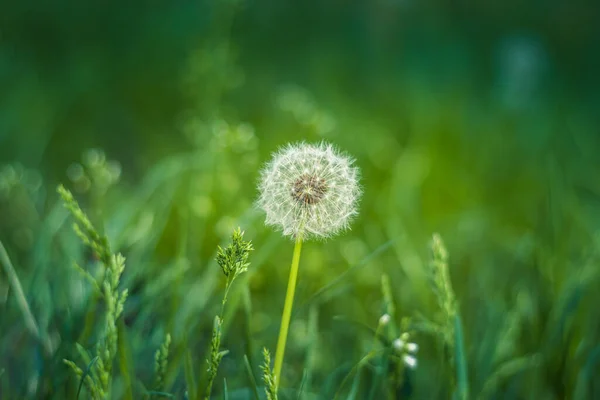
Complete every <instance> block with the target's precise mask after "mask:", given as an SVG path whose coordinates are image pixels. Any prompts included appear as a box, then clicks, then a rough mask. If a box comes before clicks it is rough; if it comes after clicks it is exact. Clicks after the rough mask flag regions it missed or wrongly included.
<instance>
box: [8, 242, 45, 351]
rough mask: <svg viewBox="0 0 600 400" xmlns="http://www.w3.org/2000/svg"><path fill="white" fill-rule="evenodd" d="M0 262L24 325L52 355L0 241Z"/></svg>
mask: <svg viewBox="0 0 600 400" xmlns="http://www.w3.org/2000/svg"><path fill="white" fill-rule="evenodd" d="M0 264H2V265H4V271H5V272H6V275H7V276H8V280H9V281H10V284H11V286H12V289H13V290H14V292H15V297H16V300H17V305H18V306H19V308H20V309H21V313H22V314H23V319H24V320H25V326H26V327H27V329H28V330H29V332H30V333H31V334H32V335H33V336H34V337H35V338H36V339H37V340H39V341H40V343H41V344H42V346H43V348H44V350H45V352H46V354H47V355H52V353H53V350H52V344H51V343H50V341H49V340H48V338H47V337H46V336H45V335H42V333H41V331H40V329H39V327H38V324H37V322H36V320H35V317H34V316H33V313H32V312H31V309H30V308H29V303H27V298H26V297H25V293H24V292H23V287H22V286H21V282H20V281H19V277H18V276H17V272H16V271H15V268H14V267H13V265H12V262H10V258H9V257H8V253H7V252H6V249H5V248H4V245H3V244H2V242H0Z"/></svg>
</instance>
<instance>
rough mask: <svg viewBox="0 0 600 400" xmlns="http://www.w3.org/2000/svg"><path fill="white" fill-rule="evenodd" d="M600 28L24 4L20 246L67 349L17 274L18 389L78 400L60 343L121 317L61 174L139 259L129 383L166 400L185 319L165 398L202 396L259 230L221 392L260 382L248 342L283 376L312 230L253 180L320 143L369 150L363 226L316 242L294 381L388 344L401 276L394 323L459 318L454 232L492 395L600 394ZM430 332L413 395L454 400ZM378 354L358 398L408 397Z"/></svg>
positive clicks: (310, 387) (190, 6)
mask: <svg viewBox="0 0 600 400" xmlns="http://www.w3.org/2000/svg"><path fill="white" fill-rule="evenodd" d="M599 20H600V4H598V2H597V1H596V2H594V1H591V0H590V1H585V0H575V1H570V2H566V1H544V2H541V1H531V2H522V1H517V0H509V1H503V2H491V1H487V2H481V1H479V2H478V1H458V2H450V1H442V0H430V1H418V0H375V1H340V0H331V1H315V0H307V1H302V2H285V1H263V2H257V1H243V0H239V1H236V0H222V1H176V2H151V1H140V0H136V1H131V2H116V1H105V2H99V1H98V2H71V1H64V0H54V1H38V2H33V1H20V2H18V1H9V2H3V3H2V4H0V240H1V241H2V243H3V244H4V246H5V247H6V249H7V252H8V255H9V256H10V258H11V260H12V262H13V264H14V266H15V269H16V272H17V274H18V276H19V279H20V281H21V284H22V286H23V289H24V292H25V296H26V298H27V300H28V302H29V304H30V306H31V309H32V312H33V314H34V316H35V317H36V319H37V322H38V323H39V325H40V330H41V331H42V332H43V333H44V334H45V335H47V336H48V337H49V339H50V340H51V342H52V343H53V346H54V347H55V351H54V353H53V354H52V355H51V356H48V355H45V354H43V352H42V350H41V348H40V346H39V345H38V344H37V342H36V340H35V338H33V337H32V336H31V335H30V334H29V332H28V330H27V329H26V326H25V323H24V321H23V318H22V314H21V312H20V310H19V308H18V306H17V303H16V300H15V292H14V288H13V287H11V285H10V284H9V281H8V277H7V276H6V274H5V270H1V272H0V398H2V399H23V398H32V399H34V398H35V399H38V398H56V399H59V398H60V399H64V398H74V394H75V392H76V389H77V385H78V382H77V380H76V379H75V378H74V377H73V376H72V375H71V374H70V371H69V370H68V369H67V368H66V367H65V366H64V365H63V364H62V362H61V360H62V359H63V358H71V359H75V360H76V361H78V358H77V353H76V350H75V343H79V344H81V345H82V346H83V347H85V348H90V349H91V348H93V346H94V343H96V341H97V340H100V338H98V336H97V333H95V332H98V330H97V329H95V328H93V329H92V328H90V327H94V326H96V325H94V318H100V315H101V312H102V310H101V309H99V310H98V312H97V313H96V314H97V315H96V314H94V312H93V311H94V310H90V306H89V305H90V304H91V302H90V298H91V297H92V290H91V288H90V287H89V284H88V283H87V282H85V281H84V280H83V279H81V277H80V276H79V275H78V273H77V272H76V271H74V269H73V268H72V267H71V265H72V263H73V261H77V262H79V264H80V265H84V266H86V268H89V270H90V271H92V272H94V271H96V272H97V266H96V263H95V262H94V259H93V257H92V255H91V254H89V253H87V252H85V251H84V249H83V248H82V245H81V244H80V243H79V241H78V239H77V238H76V236H75V235H74V234H73V233H72V230H71V220H70V219H69V218H68V215H67V212H66V211H65V210H64V209H63V207H62V205H61V204H60V202H59V201H58V196H57V195H56V191H55V189H56V186H57V184H58V183H64V184H65V185H66V186H67V187H68V188H70V189H71V190H73V192H74V193H75V194H76V197H77V199H78V200H79V201H80V202H81V204H82V207H83V208H84V209H85V210H86V211H87V212H88V213H89V215H90V217H91V219H92V220H93V221H94V223H95V224H96V225H97V226H99V227H101V228H102V230H103V231H104V232H105V233H106V234H107V235H108V237H109V238H110V240H111V243H112V245H113V248H114V249H117V250H119V251H121V252H123V254H124V255H125V256H126V257H127V259H128V262H127V268H126V271H125V274H124V278H123V282H122V285H123V286H124V287H127V288H129V290H130V298H129V299H128V301H127V303H126V307H125V313H124V318H123V324H122V326H120V333H121V335H120V338H121V341H120V345H119V353H120V356H119V361H118V366H115V370H116V377H115V380H114V388H113V391H114V393H113V396H114V398H135V399H138V398H143V395H144V390H143V387H144V386H148V382H151V381H152V371H153V355H154V351H155V350H156V349H157V348H158V347H159V345H160V343H161V342H162V340H163V337H164V335H165V333H166V332H170V333H171V334H172V335H173V347H172V353H171V361H170V364H169V370H168V371H169V374H168V384H167V386H168V391H169V392H170V393H173V394H174V395H176V397H177V398H183V397H182V396H183V393H184V391H185V379H184V372H183V371H184V368H183V364H184V361H185V360H186V356H185V355H186V354H191V355H192V364H193V365H194V367H195V370H196V371H203V370H204V369H205V366H206V364H205V358H206V357H207V350H208V343H209V341H210V334H211V329H212V323H213V318H214V315H215V314H216V313H217V312H218V310H219V307H220V302H221V298H222V289H223V285H224V278H223V276H222V273H221V271H220V269H219V268H218V267H217V266H216V264H215V262H214V261H213V259H214V255H215V252H216V246H217V245H218V244H221V245H223V244H224V243H226V242H227V240H228V237H229V235H230V234H231V231H232V229H233V228H234V227H237V226H241V227H242V229H243V230H245V232H246V234H245V236H246V237H247V238H249V239H252V241H253V243H254V247H255V248H256V251H255V252H254V253H253V254H252V256H251V262H252V265H251V267H250V270H249V272H248V274H246V275H245V276H244V279H242V280H241V281H239V282H236V284H235V285H234V289H233V292H232V295H231V296H232V297H231V299H230V302H229V303H228V307H227V311H226V316H225V328H224V338H223V347H225V348H227V349H229V350H230V354H229V355H227V356H226V357H225V358H224V360H223V363H222V365H221V368H220V372H219V378H218V380H217V386H216V387H215V389H214V391H213V395H214V398H221V397H220V396H222V394H223V385H222V379H223V378H226V379H227V385H228V388H229V398H240V399H241V398H251V397H250V391H249V389H248V388H249V387H250V382H249V379H248V374H247V373H246V369H245V366H244V363H243V356H244V354H246V355H248V357H249V359H250V361H251V364H252V367H253V368H254V371H255V374H256V377H257V379H258V380H259V379H260V377H259V375H258V364H259V363H260V362H261V354H260V350H261V348H262V347H263V346H267V347H268V348H270V349H272V350H274V347H275V341H276V337H277V332H278V328H279V320H280V313H281V309H282V305H283V299H284V296H285V285H286V282H287V274H288V268H289V263H290V261H291V252H292V247H293V244H292V243H291V242H290V241H288V240H286V239H284V238H282V237H281V236H280V235H279V234H278V233H277V232H273V231H271V230H270V229H267V228H265V227H264V225H263V215H262V214H261V213H260V211H258V210H255V209H254V208H253V202H254V200H255V199H256V197H257V193H256V190H255V187H256V181H257V177H258V171H259V170H260V167H261V165H262V164H263V163H264V162H266V161H267V160H268V159H269V158H270V154H271V152H273V151H274V150H276V149H277V148H278V147H279V146H281V145H284V144H287V143H288V142H293V141H300V140H304V141H308V142H317V141H320V140H327V141H330V142H333V143H335V144H336V145H337V146H338V147H339V148H341V149H343V150H344V151H346V152H348V153H349V154H351V155H352V156H354V157H355V158H356V159H357V165H358V166H359V167H360V169H361V173H362V178H361V184H362V186H363V189H364V195H363V198H362V200H361V206H360V208H361V212H360V215H359V217H358V218H357V220H356V221H355V223H354V224H353V226H352V230H351V231H350V232H348V233H346V234H344V235H342V236H340V237H337V238H334V239H332V240H330V241H327V242H323V243H321V242H311V243H307V244H306V245H305V247H304V252H303V255H302V260H301V266H300V280H299V286H298V289H297V294H296V303H295V314H294V317H293V320H292V328H291V332H290V340H289V342H288V351H287V354H286V362H285V365H284V373H283V378H282V379H283V380H284V381H285V386H286V387H287V388H290V392H289V393H288V397H285V395H286V394H285V392H284V393H283V394H282V396H284V397H283V398H296V397H295V394H293V393H292V391H291V389H297V388H299V387H300V386H301V385H302V386H303V391H304V392H303V396H304V398H323V399H330V398H333V394H334V393H335V391H336V390H337V388H338V387H339V385H340V384H341V381H342V379H343V377H344V376H345V375H346V374H347V373H348V372H349V371H350V369H351V368H352V366H353V365H355V364H356V363H357V362H358V360H360V359H361V357H363V356H364V354H366V352H368V351H369V349H370V347H371V346H372V345H373V334H372V333H371V332H369V331H368V330H366V329H363V325H366V326H369V327H371V328H373V329H374V328H376V326H377V321H378V320H379V317H380V316H381V315H382V313H383V312H384V311H383V310H384V300H383V296H382V293H381V288H380V286H381V277H382V276H383V275H384V274H387V275H388V276H389V278H390V282H391V285H392V289H393V290H392V295H393V299H394V302H395V306H396V313H395V315H394V316H393V318H394V321H395V323H396V324H400V321H401V319H402V318H403V317H413V318H417V317H418V316H419V315H424V316H427V318H429V319H436V316H437V315H438V314H439V310H438V308H437V305H436V302H435V297H434V295H433V292H432V289H431V287H430V283H429V280H428V278H427V266H428V262H429V257H430V256H429V252H428V244H429V241H430V238H431V235H432V234H433V233H434V232H439V233H440V234H441V235H442V237H443V238H444V239H445V242H446V244H447V247H448V250H449V253H450V275H451V279H452V282H453V286H454V291H455V294H456V297H457V299H458V301H459V308H460V312H461V315H462V320H463V324H464V336H465V346H466V356H467V361H468V379H469V386H470V392H471V397H473V398H478V396H480V398H495V399H564V398H576V399H592V398H600V373H599V372H598V371H599V369H600V345H599V343H600V309H599V308H598V307H597V305H598V304H599V303H600V293H599V292H598V289H599V288H600V280H599V272H598V266H599V264H598V261H599V259H598V250H599V247H598V245H599V242H598V239H597V232H598V227H599V226H600V212H599V211H600V181H599V180H598V176H599V175H598V174H599V173H600V156H599V155H598V154H599V151H600V94H599V93H600V91H599V89H600V75H599V74H598V71H600V52H599V51H598V45H599V43H600V24H598V21H599ZM98 321H99V319H98ZM390 339H392V338H391V337H390ZM415 341H416V342H418V343H419V344H420V351H419V354H418V359H419V365H418V367H417V368H416V369H415V370H414V371H410V373H409V374H408V375H407V376H406V379H405V382H404V384H403V387H402V390H401V391H398V392H397V393H396V397H397V398H411V399H438V398H439V399H447V398H450V393H452V390H451V387H452V378H451V371H450V370H451V367H449V366H448V363H447V361H445V359H446V357H445V355H444V348H443V346H441V345H440V343H439V340H437V339H436V338H435V337H433V336H431V335H428V334H427V333H426V332H419V331H418V329H417V332H416V333H415ZM531 357H534V359H535V360H536V362H534V363H522V364H519V362H518V361H519V360H528V359H530V358H531ZM515 360H517V361H516V362H515ZM127 371H128V372H127ZM378 371H379V370H378V369H377V368H368V367H367V368H365V369H364V370H363V371H362V372H361V373H359V374H358V376H359V377H360V380H358V381H357V380H356V379H354V380H353V381H352V382H354V383H353V384H352V385H348V388H346V389H344V390H345V391H344V398H357V399H362V398H365V399H367V398H380V397H378V396H380V395H381V396H383V395H382V394H378V393H379V392H378V390H380V389H379V386H378V385H383V383H382V382H381V381H378V380H377V379H376V378H377V376H378V375H377V374H378V373H379V372H380V371H379V372H378ZM303 375H304V379H303ZM128 376H129V377H132V378H131V380H132V381H131V382H128V380H127V379H125V378H124V377H128ZM490 382H491V383H490ZM350 386H352V387H353V390H355V392H353V393H350V394H347V393H346V392H347V389H349V387H350ZM381 393H383V391H382V392H381ZM83 396H86V394H85V393H83V394H82V397H83ZM351 396H355V397H351ZM369 396H371V397H369ZM373 396H374V397H373ZM82 397H80V398H82ZM86 398H87V397H86ZM381 398H383V397H381Z"/></svg>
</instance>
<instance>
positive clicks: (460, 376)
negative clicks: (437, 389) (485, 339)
mask: <svg viewBox="0 0 600 400" xmlns="http://www.w3.org/2000/svg"><path fill="white" fill-rule="evenodd" d="M454 342H455V345H454V362H455V363H456V393H455V395H456V396H458V397H457V398H458V399H459V400H467V399H468V398H469V382H468V377H467V359H466V355H465V343H464V338H463V331H462V321H461V318H460V315H459V314H456V315H455V316H454Z"/></svg>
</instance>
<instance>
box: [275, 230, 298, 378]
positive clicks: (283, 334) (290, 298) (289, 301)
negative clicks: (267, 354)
mask: <svg viewBox="0 0 600 400" xmlns="http://www.w3.org/2000/svg"><path fill="white" fill-rule="evenodd" d="M301 250H302V235H298V237H297V238H296V245H295V246H294V256H293V258H292V266H291V268H290V279H289V281H288V287H287V292H286V295H285V304H284V306H283V315H282V316H281V327H280V328H279V338H278V339H277V351H276V353H275V368H274V374H275V386H276V387H277V388H278V387H279V382H280V381H281V367H282V366H283V354H284V353H285V343H286V341H287V335H288V328H289V327H290V319H291V317H292V305H293V304H294V292H295V291H296V281H297V279H298V265H299V264H300V251H301Z"/></svg>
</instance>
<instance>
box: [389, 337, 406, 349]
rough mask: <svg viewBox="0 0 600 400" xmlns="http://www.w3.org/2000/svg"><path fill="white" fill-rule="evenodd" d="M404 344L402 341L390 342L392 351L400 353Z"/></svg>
mask: <svg viewBox="0 0 600 400" xmlns="http://www.w3.org/2000/svg"><path fill="white" fill-rule="evenodd" d="M405 344H406V343H405V342H404V340H402V339H396V340H394V341H393V342H392V346H394V349H396V350H397V351H402V349H404V345H405Z"/></svg>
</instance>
